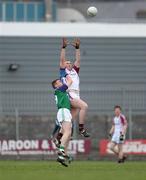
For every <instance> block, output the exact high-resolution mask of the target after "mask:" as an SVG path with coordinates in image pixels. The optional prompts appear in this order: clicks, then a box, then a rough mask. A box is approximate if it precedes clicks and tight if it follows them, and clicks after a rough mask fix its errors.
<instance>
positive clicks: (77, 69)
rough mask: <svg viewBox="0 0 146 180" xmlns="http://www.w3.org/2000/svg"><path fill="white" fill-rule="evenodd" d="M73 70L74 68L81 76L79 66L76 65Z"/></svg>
mask: <svg viewBox="0 0 146 180" xmlns="http://www.w3.org/2000/svg"><path fill="white" fill-rule="evenodd" d="M73 68H74V70H75V71H76V72H77V73H78V74H79V71H80V68H79V67H77V66H75V65H73Z"/></svg>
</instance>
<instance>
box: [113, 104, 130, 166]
mask: <svg viewBox="0 0 146 180" xmlns="http://www.w3.org/2000/svg"><path fill="white" fill-rule="evenodd" d="M114 113H115V116H114V118H113V122H112V127H111V129H110V132H109V135H110V137H111V144H110V150H111V151H113V152H114V154H115V155H117V156H118V163H123V162H124V161H125V159H126V156H125V155H124V153H123V143H124V141H125V136H126V131H127V120H126V118H125V116H124V115H123V114H122V113H121V107H120V106H118V105H117V106H115V107H114ZM116 145H117V147H118V149H116V148H115V147H116Z"/></svg>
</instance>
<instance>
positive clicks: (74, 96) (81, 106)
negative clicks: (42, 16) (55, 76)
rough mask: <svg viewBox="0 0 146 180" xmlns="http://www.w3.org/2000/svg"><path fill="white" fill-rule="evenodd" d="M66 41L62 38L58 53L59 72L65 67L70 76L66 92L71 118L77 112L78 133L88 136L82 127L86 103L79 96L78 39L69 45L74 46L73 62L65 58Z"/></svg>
mask: <svg viewBox="0 0 146 180" xmlns="http://www.w3.org/2000/svg"><path fill="white" fill-rule="evenodd" d="M68 44H70V43H68V41H67V39H66V38H63V39H62V48H61V54H60V74H62V69H64V68H65V70H66V73H67V74H68V75H69V76H70V77H71V79H72V84H71V86H69V88H68V93H69V96H70V102H71V114H72V117H73V120H75V119H76V117H77V115H78V114H79V134H80V135H82V136H84V137H89V136H90V135H89V134H88V132H87V130H86V129H85V127H84V124H85V117H86V112H87V109H88V105H87V103H86V102H84V101H83V100H82V99H81V98H80V88H79V84H80V79H79V70H80V40H79V39H75V41H74V42H73V43H71V45H72V46H73V47H75V62H74V64H72V63H71V61H69V60H67V59H66V47H67V45H68Z"/></svg>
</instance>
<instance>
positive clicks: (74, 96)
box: [68, 91, 80, 99]
mask: <svg viewBox="0 0 146 180" xmlns="http://www.w3.org/2000/svg"><path fill="white" fill-rule="evenodd" d="M68 94H69V97H70V99H80V93H79V92H74V91H69V92H68Z"/></svg>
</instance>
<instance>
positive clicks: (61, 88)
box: [52, 75, 72, 166]
mask: <svg viewBox="0 0 146 180" xmlns="http://www.w3.org/2000/svg"><path fill="white" fill-rule="evenodd" d="M71 84H72V79H71V78H70V77H69V75H66V84H63V83H62V81H61V80H60V79H56V80H54V81H52V87H53V88H54V89H55V92H54V95H55V100H56V105H57V107H58V112H57V121H58V124H59V125H60V127H61V132H62V137H61V139H60V141H61V144H60V147H59V149H58V159H57V161H58V162H60V163H61V164H63V165H64V166H67V164H66V163H65V157H66V156H67V147H68V143H69V140H70V137H71V126H72V122H71V121H72V115H71V113H70V108H71V107H70V106H71V105H70V100H69V97H68V93H67V92H66V90H67V89H68V87H69V86H70V85H71Z"/></svg>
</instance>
